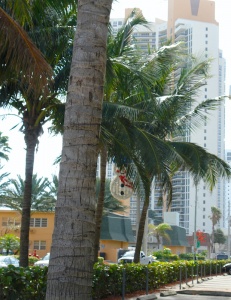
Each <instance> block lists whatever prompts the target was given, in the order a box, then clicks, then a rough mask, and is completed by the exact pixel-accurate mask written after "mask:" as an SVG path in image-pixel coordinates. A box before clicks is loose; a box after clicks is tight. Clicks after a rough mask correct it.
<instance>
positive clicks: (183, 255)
mask: <svg viewBox="0 0 231 300" xmlns="http://www.w3.org/2000/svg"><path fill="white" fill-rule="evenodd" d="M179 258H180V259H185V260H194V253H181V254H179ZM205 258H206V255H204V253H197V254H196V259H197V260H205Z"/></svg>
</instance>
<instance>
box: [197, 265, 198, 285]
mask: <svg viewBox="0 0 231 300" xmlns="http://www.w3.org/2000/svg"><path fill="white" fill-rule="evenodd" d="M197 283H198V263H197Z"/></svg>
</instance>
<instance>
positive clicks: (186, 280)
mask: <svg viewBox="0 0 231 300" xmlns="http://www.w3.org/2000/svg"><path fill="white" fill-rule="evenodd" d="M187 271H188V270H187V265H185V283H186V284H187V282H188V273H187Z"/></svg>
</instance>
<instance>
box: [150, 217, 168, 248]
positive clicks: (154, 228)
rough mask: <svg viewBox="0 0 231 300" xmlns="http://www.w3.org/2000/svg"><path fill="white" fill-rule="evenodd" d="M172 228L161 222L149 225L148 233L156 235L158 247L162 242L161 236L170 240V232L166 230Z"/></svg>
mask: <svg viewBox="0 0 231 300" xmlns="http://www.w3.org/2000/svg"><path fill="white" fill-rule="evenodd" d="M171 229H172V227H171V226H170V225H169V224H167V223H160V224H159V225H154V224H149V225H148V234H149V235H152V236H155V237H156V240H157V246H158V249H159V247H160V244H161V238H165V239H166V240H170V237H169V234H168V233H167V232H166V230H171Z"/></svg>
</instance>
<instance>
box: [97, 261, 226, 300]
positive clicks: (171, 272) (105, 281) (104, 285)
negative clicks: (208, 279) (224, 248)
mask: <svg viewBox="0 0 231 300" xmlns="http://www.w3.org/2000/svg"><path fill="white" fill-rule="evenodd" d="M225 263H227V261H219V262H218V261H214V260H213V261H196V262H194V261H182V260H181V261H180V260H178V261H174V262H158V263H153V264H149V265H147V266H145V265H140V264H125V265H117V264H115V265H110V266H105V265H102V264H99V263H98V264H95V266H94V279H93V298H94V299H101V298H103V297H107V296H109V295H113V296H119V295H121V293H122V281H123V275H124V273H123V272H125V281H126V288H125V290H126V293H132V292H136V291H141V290H144V291H145V290H146V278H147V271H148V288H149V289H150V290H151V289H157V288H159V287H161V286H164V285H165V284H168V283H173V282H177V281H179V279H180V270H181V279H182V281H184V280H186V278H187V279H189V280H191V276H192V274H193V277H194V278H196V277H197V276H198V277H203V276H210V274H211V275H213V274H219V273H221V267H222V266H223V265H224V264H225ZM197 274H198V275H197Z"/></svg>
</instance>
